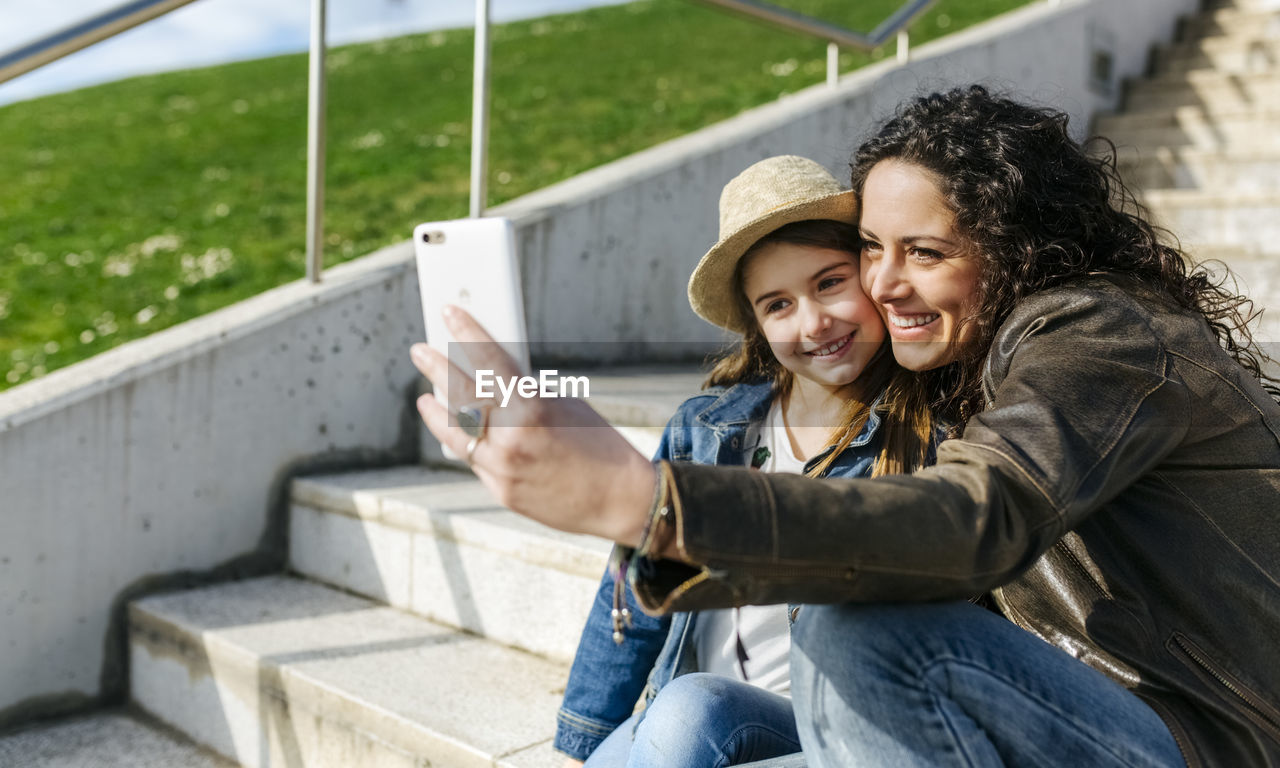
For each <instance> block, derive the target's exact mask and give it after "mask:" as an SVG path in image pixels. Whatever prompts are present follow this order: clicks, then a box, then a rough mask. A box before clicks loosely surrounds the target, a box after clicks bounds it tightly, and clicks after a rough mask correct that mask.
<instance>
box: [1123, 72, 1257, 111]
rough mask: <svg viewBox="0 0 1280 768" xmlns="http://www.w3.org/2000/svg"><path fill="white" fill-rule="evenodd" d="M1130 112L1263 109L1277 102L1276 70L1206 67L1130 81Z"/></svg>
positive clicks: (1126, 104) (1128, 106)
mask: <svg viewBox="0 0 1280 768" xmlns="http://www.w3.org/2000/svg"><path fill="white" fill-rule="evenodd" d="M1124 103H1125V109H1126V110H1128V111H1131V112H1157V111H1159V112H1169V111H1172V110H1174V109H1178V108H1181V107H1200V108H1202V109H1204V110H1206V111H1207V112H1209V113H1211V114H1219V113H1230V112H1239V111H1243V110H1251V109H1252V110H1267V109H1271V108H1274V107H1275V106H1276V105H1278V104H1280V70H1272V71H1269V72H1254V73H1250V74H1230V73H1223V72H1217V71H1214V70H1208V69H1196V70H1191V71H1189V72H1182V73H1175V74H1169V75H1161V76H1158V77H1153V78H1148V79H1145V80H1138V81H1134V82H1132V83H1131V84H1130V85H1129V89H1128V91H1127V92H1126V94H1125V100H1124Z"/></svg>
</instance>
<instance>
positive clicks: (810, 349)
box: [742, 243, 884, 391]
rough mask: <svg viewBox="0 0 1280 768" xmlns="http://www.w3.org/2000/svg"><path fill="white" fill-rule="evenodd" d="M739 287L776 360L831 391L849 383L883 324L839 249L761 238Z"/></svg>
mask: <svg viewBox="0 0 1280 768" xmlns="http://www.w3.org/2000/svg"><path fill="white" fill-rule="evenodd" d="M742 278H743V279H742V287H743V290H744V291H745V293H746V295H747V301H748V302H749V303H750V304H751V309H752V312H753V313H754V314H755V318H756V322H757V323H759V325H760V330H761V331H762V332H763V333H764V337H765V338H766V339H768V340H769V347H770V348H771V349H772V350H773V354H774V356H775V357H776V358H777V359H778V363H779V364H781V365H782V367H784V368H786V369H787V370H789V371H791V372H792V373H794V374H795V375H796V376H799V377H802V378H804V379H808V380H810V381H813V382H815V383H817V384H820V385H821V386H823V387H824V388H826V389H828V390H832V391H834V390H837V389H840V388H841V387H844V386H846V385H848V384H849V383H851V382H852V381H853V380H854V379H856V378H858V376H859V375H860V374H861V373H862V371H863V369H864V368H866V366H867V363H869V362H870V361H871V359H872V358H873V357H875V354H876V351H877V350H879V348H880V346H881V344H882V343H883V342H884V323H883V322H882V321H881V320H880V315H879V314H878V313H877V312H876V308H875V305H874V304H873V303H872V302H871V300H870V299H868V298H867V295H866V294H865V293H863V292H862V285H861V284H860V283H859V282H858V259H857V257H856V256H855V255H854V254H851V253H847V252H845V251H838V250H830V249H827V248H818V247H814V246H807V245H793V244H791V243H768V244H766V245H764V246H763V247H761V248H760V250H758V251H756V252H755V253H753V254H752V255H751V257H750V259H749V260H748V261H747V263H746V265H745V267H744V268H743V273H742Z"/></svg>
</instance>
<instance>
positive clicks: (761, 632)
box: [694, 398, 805, 696]
mask: <svg viewBox="0 0 1280 768" xmlns="http://www.w3.org/2000/svg"><path fill="white" fill-rule="evenodd" d="M759 435H760V439H759V442H757V443H755V444H754V445H752V446H751V448H749V449H748V451H747V466H752V465H753V464H754V463H756V462H758V461H759V460H760V458H763V463H762V464H759V468H760V470H761V471H762V472H790V473H792V474H797V475H798V474H801V473H803V472H804V464H805V463H804V461H802V460H801V459H799V458H797V457H796V455H795V452H794V451H792V450H791V440H790V439H788V437H787V430H786V426H785V424H784V423H783V420H782V406H781V403H780V402H779V400H778V399H777V398H775V399H774V401H773V405H771V406H770V407H769V414H768V416H766V417H765V420H764V423H763V424H761V425H760V430H759ZM751 442H752V441H750V440H748V444H749V445H750V444H751ZM762 449H763V450H766V451H768V453H767V454H762V453H761V451H762ZM753 458H754V459H756V461H753ZM738 637H741V638H742V644H743V646H744V647H745V648H746V650H747V657H748V659H747V662H746V668H747V677H746V682H748V683H751V684H752V685H756V686H759V687H761V688H763V689H765V690H767V691H771V692H773V693H777V694H781V695H783V696H789V695H790V694H791V666H790V658H789V657H790V652H791V628H790V626H789V624H788V622H787V606H785V605H746V606H743V607H742V608H736V609H735V608H725V609H720V610H712V611H700V612H699V613H698V620H697V624H695V625H694V647H695V648H696V650H697V653H698V668H699V669H701V670H702V671H703V672H711V673H714V674H717V675H724V676H725V677H731V678H733V679H734V680H743V677H742V669H741V668H740V667H739V666H738V651H737V642H738Z"/></svg>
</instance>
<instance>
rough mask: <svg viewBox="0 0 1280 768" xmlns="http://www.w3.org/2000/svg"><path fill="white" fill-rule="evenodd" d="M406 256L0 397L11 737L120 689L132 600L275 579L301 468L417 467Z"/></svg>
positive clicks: (0, 525)
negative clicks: (40, 719)
mask: <svg viewBox="0 0 1280 768" xmlns="http://www.w3.org/2000/svg"><path fill="white" fill-rule="evenodd" d="M409 251H410V249H409V248H408V247H407V245H404V246H396V247H394V248H390V249H387V250H386V251H385V252H382V253H379V254H376V255H374V256H370V257H367V258H365V259H362V260H360V261H359V262H355V263H351V264H347V265H344V266H342V267H339V268H337V269H334V270H331V271H330V272H329V273H328V274H327V275H326V281H325V283H324V285H323V286H322V287H315V286H310V285H307V284H305V283H302V282H299V283H294V284H291V285H288V286H284V287H282V288H279V289H276V290H274V291H271V292H268V293H265V294H262V295H260V296H258V297H255V298H253V299H251V300H249V301H246V302H242V303H240V304H237V305H235V306H233V307H230V308H227V309H225V310H222V311H219V312H216V313H214V314H211V315H208V316H206V317H203V318H200V319H198V320H195V321H192V322H189V323H186V324H183V325H181V326H178V327H176V328H172V329H169V330H166V331H163V332H161V333H158V334H156V335H154V336H152V337H149V338H146V339H143V340H140V341H135V342H132V343H130V344H127V345H125V346H123V347H121V348H119V349H116V350H113V351H111V352H108V353H106V354H103V355H100V356H98V357H96V358H94V359H92V360H89V361H86V362H85V363H82V364H80V365H76V366H72V367H71V368H67V369H64V370H61V371H57V372H55V373H53V374H51V375H49V376H46V377H45V378H43V379H40V380H38V381H35V382H32V383H29V384H26V385H23V386H21V387H17V388H15V389H12V390H9V391H8V392H4V393H0V726H3V725H4V724H5V723H8V722H15V721H20V720H23V719H26V718H30V717H33V716H38V715H42V714H50V713H56V712H59V711H65V710H66V709H68V708H75V707H76V706H79V705H82V704H86V703H91V702H89V701H87V699H88V698H91V697H94V696H96V695H97V694H99V693H104V692H114V693H119V692H122V691H123V685H124V680H125V679H127V678H125V677H123V674H124V672H125V670H124V669H123V667H122V665H123V663H124V659H125V656H124V648H123V642H124V633H123V624H122V620H123V612H122V609H123V604H124V601H125V600H127V599H128V598H130V597H131V596H133V595H136V594H141V593H144V592H153V591H156V590H162V589H166V588H180V587H183V586H186V585H189V584H192V583H198V582H200V581H202V580H208V579H218V578H225V577H230V576H232V575H236V574H252V573H261V572H272V571H278V570H280V569H281V568H282V567H283V565H284V553H285V549H284V545H285V539H284V532H285V530H286V528H285V519H284V511H285V507H284V504H283V501H284V500H283V495H282V494H283V491H284V487H285V483H286V481H287V479H288V477H289V476H290V475H291V474H293V473H296V472H299V471H305V470H308V469H314V470H322V469H326V468H333V467H343V466H352V465H359V464H366V465H368V464H377V463H393V462H406V461H409V462H411V461H415V460H416V458H417V440H418V427H419V422H418V419H417V417H416V413H413V412H410V410H409V405H410V401H411V398H410V396H409V395H410V393H411V391H412V390H414V389H415V388H416V386H417V380H418V378H419V377H418V374H417V371H415V370H413V367H412V365H411V364H410V362H409V360H408V356H407V349H408V345H409V344H410V343H411V342H412V341H414V340H416V339H420V338H422V336H423V329H422V317H421V310H420V309H419V307H420V304H419V302H418V298H417V291H418V287H417V286H418V283H417V275H416V273H415V272H414V270H413V268H412V262H411V261H410V260H409V259H408V258H406V256H407V254H408V252H409Z"/></svg>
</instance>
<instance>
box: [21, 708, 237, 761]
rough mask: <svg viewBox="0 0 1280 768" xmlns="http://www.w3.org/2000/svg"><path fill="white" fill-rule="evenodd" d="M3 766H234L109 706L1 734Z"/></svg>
mask: <svg viewBox="0 0 1280 768" xmlns="http://www.w3.org/2000/svg"><path fill="white" fill-rule="evenodd" d="M0 765H3V766H6V767H7V768H236V763H233V762H231V761H230V760H227V759H226V758H224V757H222V756H220V755H218V754H216V753H214V752H212V751H210V750H208V749H205V748H204V747H201V746H199V745H197V744H195V743H193V742H192V741H190V740H189V739H187V738H186V737H184V736H182V735H180V734H178V733H177V732H175V731H173V730H172V729H170V728H168V727H165V726H162V725H159V724H157V723H155V722H152V721H151V720H150V718H147V717H143V716H139V714H138V713H134V712H129V711H126V710H111V711H105V712H98V713H95V714H92V715H85V716H81V717H72V718H68V719H65V720H57V721H54V722H51V723H44V724H41V725H36V726H32V727H29V728H25V729H23V730H21V731H17V732H15V733H10V734H7V735H5V736H0Z"/></svg>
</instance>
